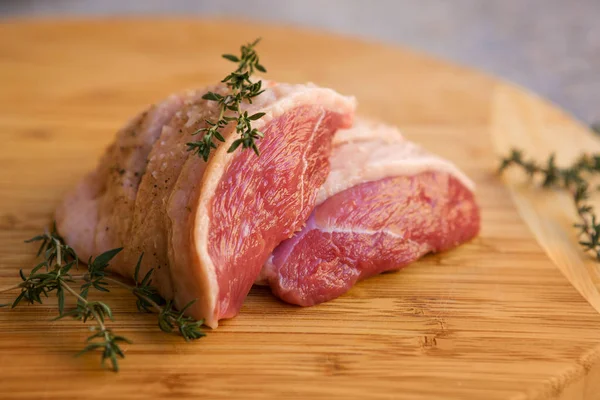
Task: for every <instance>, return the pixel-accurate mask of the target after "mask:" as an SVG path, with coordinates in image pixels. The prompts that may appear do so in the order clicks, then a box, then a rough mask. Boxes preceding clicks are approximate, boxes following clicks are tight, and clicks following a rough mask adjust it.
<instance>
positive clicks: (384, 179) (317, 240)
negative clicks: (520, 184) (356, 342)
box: [257, 121, 480, 306]
mask: <svg viewBox="0 0 600 400" xmlns="http://www.w3.org/2000/svg"><path fill="white" fill-rule="evenodd" d="M331 168H332V169H331V172H330V174H329V176H328V178H327V181H326V183H325V184H324V185H323V187H322V188H321V190H320V192H319V195H318V203H317V204H318V205H317V206H316V208H315V209H314V211H313V212H312V214H311V215H310V217H309V219H308V222H307V224H306V226H305V227H304V228H303V229H302V231H300V232H299V233H297V234H296V235H295V236H294V237H292V238H291V239H289V240H286V241H284V242H283V243H281V244H280V245H279V246H278V247H277V249H276V250H275V251H274V252H273V254H272V255H271V257H270V258H269V260H268V261H267V263H266V264H265V266H264V268H263V270H262V271H261V275H260V277H259V279H258V281H257V283H261V284H268V285H269V286H270V287H271V289H272V291H273V293H274V294H275V295H276V296H278V297H279V298H281V299H282V300H284V301H286V302H289V303H292V304H297V305H301V306H311V305H314V304H318V303H321V302H324V301H328V300H331V299H334V298H336V297H338V296H340V295H342V294H344V293H345V292H347V291H348V290H349V289H350V288H351V287H352V286H353V285H354V284H355V283H356V282H357V281H359V280H361V279H365V278H368V277H370V276H373V275H375V274H379V273H381V272H384V271H390V270H395V269H399V268H402V267H403V266H406V265H408V264H410V263H411V262H413V261H415V260H417V259H419V258H420V257H422V256H423V255H425V254H427V253H431V252H439V251H444V250H448V249H451V248H453V247H455V246H458V245H459V244H461V243H464V242H466V241H468V240H470V239H471V238H473V237H474V236H476V235H477V233H478V231H479V224H480V217H479V210H478V207H477V204H476V202H475V199H474V195H473V188H474V186H473V183H472V182H471V181H470V180H469V179H468V178H467V177H466V176H465V175H463V174H462V173H461V172H460V171H459V170H458V169H457V168H456V167H455V166H454V165H453V164H451V163H450V162H448V161H446V160H443V159H441V158H439V157H436V156H434V155H432V154H430V153H428V152H426V151H425V150H423V149H422V148H420V147H419V146H417V145H415V144H414V143H411V142H409V141H407V140H405V139H404V138H403V137H402V136H401V135H400V133H399V132H398V131H397V130H396V129H394V128H391V127H389V126H385V125H381V124H375V123H372V122H368V121H357V123H356V124H355V126H354V127H353V128H351V129H349V130H343V131H339V132H338V133H337V134H336V137H335V139H334V149H333V153H332V156H331Z"/></svg>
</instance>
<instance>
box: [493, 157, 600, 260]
mask: <svg viewBox="0 0 600 400" xmlns="http://www.w3.org/2000/svg"><path fill="white" fill-rule="evenodd" d="M511 166H517V167H520V168H521V169H523V170H524V171H525V173H526V174H527V175H528V176H529V177H530V178H532V179H536V178H537V179H541V185H542V187H545V188H559V189H565V190H568V191H569V192H570V193H571V194H572V196H573V202H574V203H575V207H576V210H577V215H578V217H579V222H578V223H576V224H574V226H575V227H576V228H577V229H578V231H579V232H578V237H579V244H580V245H581V246H582V247H583V249H584V250H585V251H586V252H590V253H593V254H594V255H595V257H596V259H597V260H598V261H600V221H599V219H598V217H597V216H596V213H595V211H594V208H593V207H592V206H591V205H590V204H588V203H586V201H587V200H588V199H589V197H590V184H589V182H588V180H587V179H588V178H589V177H590V176H592V175H595V174H598V173H600V154H592V155H582V156H581V157H580V158H579V159H578V160H577V161H575V163H573V164H572V165H571V166H569V167H567V168H560V167H558V166H557V165H556V161H555V155H554V154H552V155H550V157H548V160H547V161H546V162H545V163H543V164H539V163H536V162H535V161H534V160H526V159H525V158H524V157H523V153H522V152H521V151H520V150H516V149H513V150H512V151H511V153H510V154H509V155H508V156H507V157H505V158H503V159H502V161H501V164H500V169H499V170H500V173H502V172H503V171H504V170H505V169H507V168H509V167H511Z"/></svg>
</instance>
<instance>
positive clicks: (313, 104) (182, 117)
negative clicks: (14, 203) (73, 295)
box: [57, 81, 355, 327]
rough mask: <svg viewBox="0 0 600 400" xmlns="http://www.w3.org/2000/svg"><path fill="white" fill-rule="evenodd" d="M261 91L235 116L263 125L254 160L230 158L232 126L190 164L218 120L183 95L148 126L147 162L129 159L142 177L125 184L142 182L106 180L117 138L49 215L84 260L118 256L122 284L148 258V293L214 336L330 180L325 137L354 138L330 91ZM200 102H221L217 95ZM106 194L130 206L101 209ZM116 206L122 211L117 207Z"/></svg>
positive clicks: (349, 115)
mask: <svg viewBox="0 0 600 400" xmlns="http://www.w3.org/2000/svg"><path fill="white" fill-rule="evenodd" d="M263 83H264V84H265V88H266V91H265V92H264V93H263V94H261V95H260V96H259V97H258V98H256V99H255V101H254V102H253V104H251V105H249V104H245V105H244V108H243V109H242V111H248V112H249V113H250V114H253V113H256V112H264V113H266V114H265V116H263V117H262V118H261V119H260V120H258V121H255V122H254V123H253V127H255V128H257V129H259V130H261V131H263V132H264V133H265V137H264V138H263V139H261V140H260V142H259V149H260V151H261V156H260V157H256V155H255V154H254V153H253V152H251V151H240V150H238V151H235V152H233V153H227V149H228V148H229V145H230V144H231V143H232V142H233V140H235V139H236V138H237V134H236V133H235V131H234V127H233V126H231V125H230V126H228V127H227V128H226V129H225V130H224V131H223V136H224V137H225V139H226V142H225V143H223V144H222V145H221V146H219V148H218V149H217V150H215V151H214V152H213V154H212V155H211V157H210V159H209V161H208V163H205V162H204V161H202V160H201V159H200V158H198V157H197V156H195V155H192V154H191V153H189V152H187V151H186V145H185V143H186V142H189V141H190V140H191V139H192V136H191V133H192V132H194V131H196V130H197V129H199V128H202V127H204V126H206V122H205V120H206V119H209V120H214V119H216V118H217V116H218V109H217V104H216V103H215V102H209V101H206V100H202V99H201V96H202V95H203V94H204V93H206V91H207V90H206V89H205V90H201V91H198V92H195V93H187V94H186V95H185V96H184V97H181V98H180V99H179V101H178V102H176V103H177V105H176V106H175V107H173V108H174V109H175V111H174V112H173V113H171V118H166V119H165V120H162V119H161V120H160V121H156V123H155V124H154V125H153V127H154V129H156V130H158V131H160V136H159V137H156V136H155V135H150V134H146V135H143V136H144V137H145V138H146V139H144V140H145V141H144V143H148V142H152V143H153V145H152V144H151V145H150V148H149V149H148V151H145V150H146V147H144V151H139V152H136V151H133V153H135V154H136V160H138V159H143V160H144V161H143V162H142V163H141V166H142V168H138V169H136V170H132V171H130V170H128V169H126V171H125V173H123V174H121V175H125V176H129V174H130V173H131V174H133V175H134V177H138V176H139V177H140V180H138V181H136V182H127V181H125V180H120V179H116V180H115V181H113V179H115V177H114V176H113V175H111V174H109V173H108V172H107V171H108V170H109V169H110V166H109V165H107V164H108V162H107V160H111V157H112V156H111V154H112V153H113V152H114V151H115V148H116V149H118V148H120V146H121V144H122V143H121V142H122V141H123V140H124V138H126V137H127V134H126V133H122V134H120V135H119V136H118V137H117V141H116V143H115V144H114V145H113V146H112V147H111V148H109V151H108V153H107V155H106V156H105V157H104V160H103V162H101V164H100V165H99V167H98V169H97V171H96V172H95V173H92V174H90V175H89V176H88V177H87V178H85V179H84V181H83V182H82V184H80V186H79V187H78V188H77V189H76V190H75V192H74V193H73V194H71V195H69V196H68V197H67V199H66V200H65V203H64V204H63V206H61V207H60V208H59V211H58V212H57V224H58V228H59V232H61V234H63V236H64V237H65V238H66V240H67V243H69V244H71V245H73V246H74V248H75V250H76V251H77V252H78V253H79V252H81V253H82V254H86V255H87V254H98V253H100V252H102V251H105V250H108V249H109V248H113V247H118V246H124V247H125V250H124V252H123V254H122V257H121V259H120V260H119V263H118V265H116V269H117V271H118V272H119V273H121V274H124V275H129V276H131V275H132V273H133V268H134V266H135V261H136V260H137V258H138V256H139V255H140V254H141V253H144V254H145V256H144V263H143V264H142V265H143V267H144V269H145V270H148V269H149V268H156V276H155V281H154V283H155V284H156V285H157V286H158V288H159V291H160V293H161V294H162V295H163V296H164V297H165V298H168V299H171V298H172V299H174V300H175V304H176V305H177V306H178V307H182V306H184V305H185V304H187V303H188V302H189V301H190V300H193V299H198V300H197V301H196V303H195V304H194V305H193V306H192V307H191V308H190V309H188V313H189V314H190V315H191V316H193V317H195V318H197V319H204V320H205V323H206V324H207V325H208V326H211V327H216V326H217V325H218V321H219V320H220V319H223V318H230V317H233V316H235V315H236V314H237V313H238V312H239V309H240V307H241V305H242V302H243V300H244V298H245V297H246V295H247V293H248V291H249V290H250V287H251V286H252V283H253V282H254V280H255V279H256V277H257V275H258V274H259V272H260V269H261V267H262V265H263V264H264V263H265V261H266V259H267V257H268V256H269V254H270V253H271V252H272V251H273V249H274V248H275V247H276V246H277V244H279V243H280V242H281V241H282V240H284V239H287V238H289V237H291V236H292V235H293V233H294V232H296V231H298V230H299V229H300V228H301V227H302V226H303V224H304V223H305V221H306V219H307V218H308V216H309V214H310V212H311V210H312V209H313V208H314V204H315V200H316V195H317V192H318V190H319V187H320V186H322V184H323V183H324V181H325V179H326V177H327V175H328V173H329V162H328V157H329V155H330V150H331V140H332V137H333V134H334V133H335V132H336V131H337V130H338V128H348V127H349V126H351V124H352V119H353V115H354V108H355V102H354V99H352V98H347V97H344V96H341V95H339V94H337V93H336V92H334V91H332V90H330V89H324V88H319V87H316V86H314V85H289V84H277V83H274V82H265V81H263ZM208 90H211V91H215V92H219V93H222V94H223V93H225V92H226V88H225V87H224V86H223V85H217V86H215V87H211V88H209V89H208ZM147 118H148V116H146V117H145V118H144V117H140V118H138V119H137V120H136V122H134V123H132V124H130V125H131V126H137V125H138V124H143V123H144V122H143V121H146V120H147ZM142 120H143V121H142ZM132 129H133V128H127V129H125V131H130V130H132ZM142 131H143V130H142ZM153 132H154V130H153ZM136 165H137V164H136ZM135 172H138V174H137V175H136V174H135ZM119 173H120V172H119ZM130 184H131V186H127V185H130ZM111 187H112V188H115V189H116V192H119V191H121V192H125V193H127V196H124V195H122V194H120V195H111V199H112V200H108V199H105V197H106V196H107V195H106V192H107V188H111ZM115 189H114V190H115ZM124 200H126V201H127V205H128V206H127V207H125V206H120V205H119V204H120V202H122V201H124ZM131 201H133V202H134V206H133V207H130V206H129V204H130V202H131ZM87 215H89V216H87ZM115 227H118V229H117V231H118V232H117V233H114V234H110V238H111V239H110V240H106V239H105V237H104V232H111V231H113V230H114V229H115ZM99 233H100V234H99ZM145 270H143V271H142V273H145V272H146V271H145Z"/></svg>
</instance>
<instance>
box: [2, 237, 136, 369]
mask: <svg viewBox="0 0 600 400" xmlns="http://www.w3.org/2000/svg"><path fill="white" fill-rule="evenodd" d="M26 242H27V243H32V242H41V244H40V248H39V250H38V253H37V255H38V256H42V261H41V262H40V263H39V264H37V265H36V266H35V267H34V268H33V269H32V270H31V271H30V272H29V274H28V275H25V273H24V272H23V270H22V269H21V270H20V271H19V275H20V277H21V280H22V282H21V283H19V284H18V285H16V286H13V287H12V288H19V289H21V292H20V293H19V295H18V296H17V297H16V298H15V300H14V301H13V302H12V305H11V307H12V308H15V307H17V306H18V305H19V304H20V303H21V302H22V301H26V302H28V303H30V304H33V303H39V304H42V303H43V301H42V296H43V297H45V298H48V297H49V294H50V293H53V292H56V297H57V298H58V317H57V318H56V319H61V318H65V317H72V318H75V319H77V320H81V321H83V322H87V321H88V320H93V321H94V322H95V323H96V326H95V327H92V328H91V330H92V331H93V332H94V333H93V334H92V335H91V336H90V337H89V338H88V342H90V343H89V344H88V345H87V346H86V347H85V348H84V349H83V350H82V352H80V354H81V353H85V352H89V351H93V350H98V349H99V350H101V351H102V365H104V363H105V361H106V360H107V359H109V360H110V361H111V366H112V369H113V370H114V371H118V370H119V363H118V361H117V357H121V358H123V357H125V355H124V354H123V351H122V350H121V348H120V347H119V345H118V343H119V342H129V340H128V339H127V338H125V337H123V336H116V335H114V334H113V333H112V331H111V330H110V329H108V328H107V327H106V324H105V319H106V318H107V317H108V318H109V319H111V320H112V310H111V309H110V307H109V306H108V305H107V304H105V303H103V302H99V301H88V300H87V290H88V289H89V288H88V287H86V288H85V289H82V291H81V292H80V293H78V292H77V291H76V290H75V289H73V288H72V287H71V284H72V283H75V279H74V277H73V276H72V275H71V269H72V268H73V267H77V266H78V263H79V259H78V257H77V254H75V251H74V250H73V249H72V248H71V247H69V246H68V245H66V244H65V243H64V240H63V239H62V238H61V237H60V236H59V235H58V233H57V232H56V226H55V225H53V227H52V230H51V231H47V232H45V233H44V234H42V235H38V236H35V237H33V238H31V239H29V240H27V241H26ZM117 253H118V251H117V252H114V251H111V252H106V253H104V254H101V255H100V256H98V257H97V258H96V259H95V260H94V261H91V262H90V266H91V268H92V269H93V268H99V267H100V268H101V267H102V266H103V265H104V264H108V262H109V261H110V260H111V259H112V258H113V257H114V256H115V255H116V254H117ZM99 287H100V288H102V287H101V286H99ZM9 289H11V288H9ZM102 289H103V288H102ZM104 291H105V290H104ZM66 294H69V295H72V296H74V297H75V298H76V299H77V306H76V308H75V309H74V310H71V311H68V312H65V295H66Z"/></svg>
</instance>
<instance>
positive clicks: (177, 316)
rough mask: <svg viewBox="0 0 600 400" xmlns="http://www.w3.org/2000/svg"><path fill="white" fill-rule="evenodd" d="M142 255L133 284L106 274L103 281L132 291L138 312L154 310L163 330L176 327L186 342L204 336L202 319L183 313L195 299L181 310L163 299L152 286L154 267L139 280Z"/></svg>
mask: <svg viewBox="0 0 600 400" xmlns="http://www.w3.org/2000/svg"><path fill="white" fill-rule="evenodd" d="M143 257H144V254H143V253H142V254H141V255H140V257H139V259H138V262H137V264H136V266H135V271H134V281H135V286H131V285H128V284H127V283H125V282H123V281H121V280H119V279H116V278H114V277H110V276H106V277H105V278H104V279H105V281H106V282H111V283H114V284H117V285H119V286H121V287H123V288H125V289H127V290H129V291H130V292H131V293H133V295H134V296H136V297H137V301H136V305H137V308H138V310H139V311H140V312H146V313H151V312H156V313H157V315H158V326H159V328H160V329H161V330H162V331H163V332H167V333H172V332H173V331H174V330H175V328H177V332H179V334H180V335H181V336H182V337H183V338H184V339H185V341H186V342H189V341H192V340H196V339H200V338H201V337H204V336H206V333H204V332H203V331H202V324H203V323H204V320H195V319H193V318H191V317H187V316H184V315H183V314H184V313H185V311H186V310H187V309H188V308H189V307H191V306H192V305H193V304H194V303H195V302H196V300H195V299H194V300H192V301H190V302H189V303H188V304H187V305H186V306H185V307H183V308H182V309H181V310H177V309H176V308H175V306H174V304H173V302H172V301H165V299H164V298H162V297H161V296H160V295H159V294H158V291H157V289H156V288H155V287H154V286H152V275H153V273H154V269H150V270H149V271H148V272H147V273H146V275H145V276H144V277H143V278H142V279H141V280H140V276H139V275H140V268H141V264H142V259H143Z"/></svg>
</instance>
